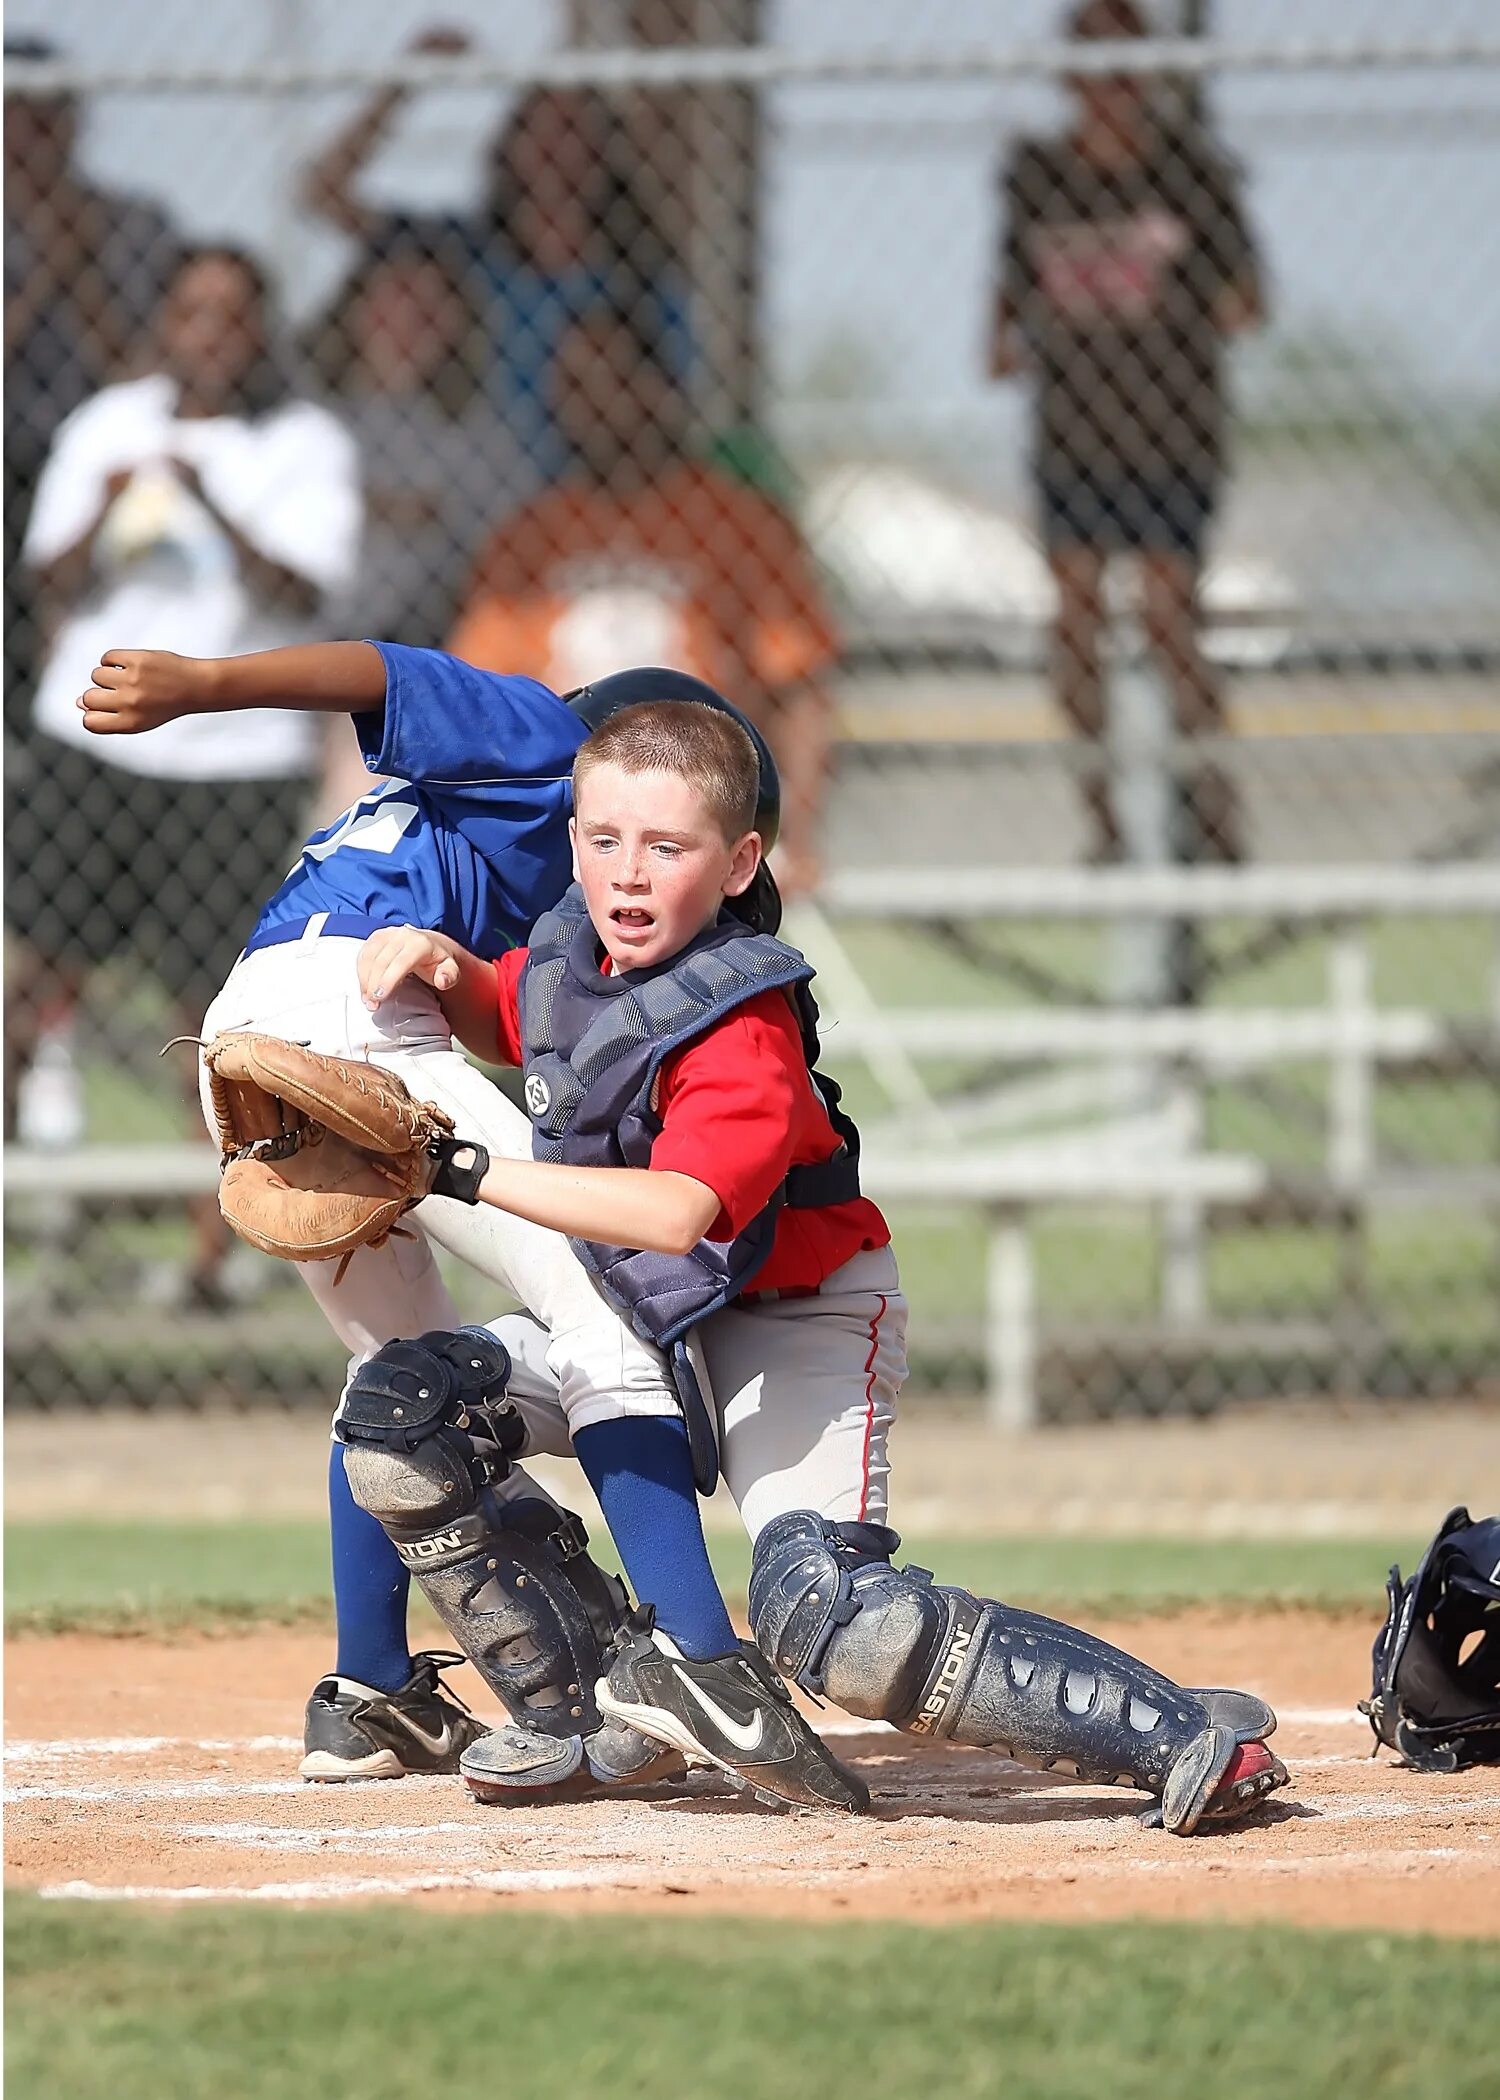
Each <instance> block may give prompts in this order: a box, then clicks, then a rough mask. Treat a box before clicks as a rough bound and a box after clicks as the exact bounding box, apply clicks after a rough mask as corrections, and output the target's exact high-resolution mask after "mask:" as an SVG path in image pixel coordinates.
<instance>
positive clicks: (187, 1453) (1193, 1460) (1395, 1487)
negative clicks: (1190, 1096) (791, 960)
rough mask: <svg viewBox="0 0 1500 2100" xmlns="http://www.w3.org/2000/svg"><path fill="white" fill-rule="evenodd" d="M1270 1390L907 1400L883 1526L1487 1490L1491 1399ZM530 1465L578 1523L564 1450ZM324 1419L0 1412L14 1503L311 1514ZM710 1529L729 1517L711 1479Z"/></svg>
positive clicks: (1392, 1510)
mask: <svg viewBox="0 0 1500 2100" xmlns="http://www.w3.org/2000/svg"><path fill="white" fill-rule="evenodd" d="M1417 1419H1418V1418H1417V1417H1416V1416H1414V1414H1413V1411H1412V1409H1411V1407H1410V1406H1407V1405H1395V1404H1392V1405H1386V1404H1383V1403H1381V1402H1378V1401H1348V1402H1344V1403H1340V1402H1337V1401H1319V1402H1316V1403H1314V1402H1298V1401H1276V1402H1266V1403H1264V1404H1260V1405H1256V1406H1244V1407H1236V1408H1233V1409H1231V1410H1229V1411H1227V1412H1226V1413H1224V1414H1222V1415H1216V1416H1214V1417H1212V1418H1211V1419H1210V1420H1207V1421H1201V1422H1198V1421H1193V1422H1155V1421H1120V1422H1089V1423H1078V1424H1075V1425H1072V1426H1070V1427H1066V1428H1063V1427H1058V1428H1048V1429H1039V1430H1036V1431H1034V1432H1032V1433H1030V1434H1028V1435H1025V1436H1007V1437H1001V1436H998V1435H997V1434H996V1432H995V1431H994V1430H993V1429H991V1428H990V1427H988V1426H987V1424H986V1423H985V1421H984V1418H983V1416H982V1415H981V1414H979V1413H978V1412H977V1410H974V1409H967V1410H965V1409H959V1408H952V1407H943V1406H937V1405H934V1404H931V1403H909V1404H908V1405H907V1406H906V1408H905V1409H904V1411H903V1413H902V1416H901V1419H900V1421H899V1422H898V1423H897V1425H896V1430H895V1434H894V1436H893V1439H892V1445H891V1454H892V1468H893V1490H892V1492H893V1505H892V1522H893V1523H895V1524H896V1525H897V1526H898V1528H900V1529H902V1530H905V1531H908V1532H951V1533H955V1534H958V1533H963V1534H967V1535H972V1536H993V1535H1000V1534H1017V1533H1035V1532H1049V1533H1057V1532H1065V1533H1068V1534H1070V1535H1072V1536H1075V1537H1083V1538H1094V1537H1105V1536H1109V1537H1117V1538H1120V1537H1126V1538H1130V1537H1139V1538H1143V1537H1148V1536H1156V1537H1177V1538H1204V1537H1209V1538H1337V1537H1341V1536H1342V1537H1354V1538H1380V1537H1384V1538H1401V1537H1403V1536H1410V1537H1413V1538H1424V1539H1425V1538H1428V1537H1430V1536H1431V1534H1432V1532H1433V1531H1434V1530H1435V1529H1436V1528H1437V1524H1438V1520H1439V1519H1440V1517H1441V1516H1442V1514H1443V1512H1444V1510H1446V1509H1449V1508H1451V1507H1452V1505H1453V1504H1454V1503H1455V1502H1462V1501H1465V1500H1467V1501H1468V1502H1469V1504H1470V1507H1471V1508H1473V1509H1476V1510H1478V1509H1490V1508H1493V1506H1494V1495H1495V1482H1496V1480H1497V1479H1500V1403H1495V1404H1487V1403H1484V1402H1481V1401H1471V1402H1468V1403H1465V1404H1458V1403H1441V1402H1433V1403H1431V1404H1429V1405H1424V1406H1423V1408H1422V1410H1421V1414H1420V1434H1419V1435H1418V1434H1414V1433H1413V1430H1414V1423H1415V1422H1416V1421H1417ZM528 1463H534V1470H535V1471H536V1473H537V1475H538V1477H539V1478H540V1479H542V1480H544V1481H545V1483H546V1484H547V1486H548V1487H550V1488H551V1489H552V1490H553V1492H554V1493H555V1494H557V1495H558V1496H560V1497H561V1499H562V1500H563V1501H564V1502H566V1503H567V1504H568V1506H569V1507H570V1508H573V1509H577V1510H578V1511H579V1512H580V1514H581V1515H582V1516H583V1517H584V1519H585V1521H586V1522H593V1521H594V1520H595V1518H596V1516H597V1510H596V1508H595V1505H594V1504H593V1501H592V1498H591V1497H590V1496H589V1494H588V1491H587V1488H586V1486H585V1483H584V1481H583V1479H582V1477H581V1475H580V1473H579V1470H578V1468H577V1466H576V1465H572V1464H569V1463H565V1462H563V1461H561V1460H557V1459H541V1460H537V1461H535V1462H532V1461H528ZM327 1469H328V1426H327V1422H326V1420H325V1419H323V1417H322V1416H321V1415H320V1414H319V1412H318V1410H317V1409H314V1408H309V1409H308V1410H306V1412H304V1413H300V1414H288V1413H286V1412H285V1411H283V1410H275V1411H267V1412H261V1413H243V1414H226V1413H222V1412H220V1413H214V1412H208V1413H203V1414H187V1413H181V1412H177V1413H174V1412H172V1411H171V1410H157V1411H153V1413H152V1416H151V1425H150V1435H149V1436H148V1435H146V1434H144V1433H143V1428H142V1418H141V1417H140V1416H139V1415H137V1414H131V1413H126V1412H122V1413H119V1414H89V1415H68V1414H62V1413H59V1414H47V1415H42V1414H29V1413H25V1412H16V1413H13V1414H12V1415H11V1416H10V1418H9V1419H8V1420H7V1422H6V1425H5V1508H6V1514H7V1516H9V1517H12V1518H43V1517H67V1516H79V1515H81V1516H89V1517H94V1516H97V1515H98V1513H99V1512H100V1511H101V1510H108V1511H109V1512H110V1514H111V1515H112V1516H114V1517H171V1518H178V1519H186V1518H192V1517H216V1518H217V1517H293V1516H309V1517H318V1518H322V1517H323V1516H324V1515H325V1514H326V1511H327V1499H326V1498H327V1489H326V1485H325V1483H326V1476H327ZM705 1522H706V1523H707V1524H708V1525H709V1526H710V1527H722V1528H725V1529H729V1530H735V1531H738V1530H740V1529H741V1526H740V1521H739V1517H738V1516H737V1514H736V1512H735V1509H734V1505H733V1503H732V1502H730V1500H729V1498H728V1496H727V1495H726V1494H725V1493H723V1492H722V1490H721V1492H720V1494H719V1495H718V1496H717V1497H716V1498H715V1500H714V1501H713V1502H712V1503H711V1504H709V1505H708V1506H707V1508H706V1510H705Z"/></svg>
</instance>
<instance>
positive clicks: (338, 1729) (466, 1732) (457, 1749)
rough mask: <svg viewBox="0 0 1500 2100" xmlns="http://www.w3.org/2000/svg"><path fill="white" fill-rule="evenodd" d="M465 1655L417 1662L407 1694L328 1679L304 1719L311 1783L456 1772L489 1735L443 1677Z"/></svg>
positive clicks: (304, 1772) (303, 1769)
mask: <svg viewBox="0 0 1500 2100" xmlns="http://www.w3.org/2000/svg"><path fill="white" fill-rule="evenodd" d="M464 1660H465V1658H464V1657H463V1656H461V1655H448V1654H434V1653H426V1654H422V1655H417V1656H414V1657H413V1658H412V1673H411V1676H410V1677H409V1678H408V1679H407V1680H406V1682H405V1684H403V1685H402V1686H401V1688H400V1690H399V1691H395V1692H381V1691H377V1690H375V1689H374V1687H373V1686H371V1685H368V1684H360V1683H358V1682H357V1680H356V1679H354V1678H352V1677H325V1678H323V1679H322V1680H321V1682H320V1683H318V1684H316V1685H314V1686H313V1693H312V1697H311V1698H310V1699H309V1700H308V1702H307V1715H306V1719H305V1720H304V1722H303V1728H302V1742H303V1747H304V1749H305V1750H306V1752H307V1754H306V1756H305V1757H304V1758H303V1760H302V1763H301V1764H300V1765H299V1767H298V1771H299V1772H300V1774H301V1776H302V1777H303V1778H304V1779H314V1780H325V1781H327V1780H340V1779H405V1778H406V1777H407V1776H408V1775H409V1774H411V1773H414V1772H456V1771H457V1770H458V1761H459V1759H460V1757H461V1756H462V1755H463V1753H464V1751H465V1750H467V1749H468V1747H469V1745H470V1744H471V1743H473V1742H475V1741H476V1740H477V1739H478V1738H479V1737H480V1736H482V1735H483V1734H484V1724H483V1723H482V1722H480V1721H476V1720H475V1718H474V1716H473V1715H472V1714H471V1713H470V1712H469V1709H468V1708H467V1707H466V1706H465V1705H464V1704H463V1703H462V1701H460V1700H458V1699H453V1698H450V1697H449V1696H448V1695H447V1694H446V1693H445V1692H444V1690H443V1688H442V1686H441V1684H440V1682H439V1674H438V1673H439V1672H440V1671H442V1670H446V1669H448V1668H450V1667H452V1666H453V1665H454V1664H457V1663H461V1662H463V1661H464Z"/></svg>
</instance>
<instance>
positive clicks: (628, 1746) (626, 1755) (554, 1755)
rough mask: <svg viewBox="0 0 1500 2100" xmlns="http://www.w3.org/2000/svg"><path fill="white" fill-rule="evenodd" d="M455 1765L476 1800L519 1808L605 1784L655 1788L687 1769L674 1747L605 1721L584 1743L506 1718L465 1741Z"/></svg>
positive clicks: (583, 1795) (579, 1795) (577, 1796)
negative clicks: (536, 1731) (538, 1732)
mask: <svg viewBox="0 0 1500 2100" xmlns="http://www.w3.org/2000/svg"><path fill="white" fill-rule="evenodd" d="M458 1769H459V1772H460V1774H461V1775H462V1777H463V1779H464V1781H465V1783H466V1784H467V1786H468V1789H469V1791H470V1793H471V1794H473V1796H474V1798H475V1800H476V1801H483V1802H486V1803H487V1804H489V1805H490V1806H492V1807H499V1808H524V1807H526V1806H527V1805H528V1804H529V1803H533V1802H542V1801H576V1800H582V1799H585V1798H586V1797H587V1796H589V1795H591V1794H599V1793H602V1792H604V1791H605V1789H606V1788H609V1787H622V1786H655V1785H658V1784H660V1783H661V1782H662V1781H664V1780H669V1779H681V1778H682V1777H683V1776H684V1774H685V1772H686V1769H687V1768H686V1765H685V1764H684V1761H683V1759H682V1756H681V1754H680V1753H679V1752H678V1751H676V1750H669V1749H667V1748H666V1747H665V1746H664V1745H663V1744H661V1743H657V1742H653V1741H652V1740H651V1739H650V1738H649V1737H648V1736H644V1735H642V1734H641V1733H640V1732H639V1730H638V1729H635V1728H630V1727H627V1726H626V1724H625V1723H624V1722H623V1721H616V1720H612V1719H611V1720H607V1721H606V1722H605V1723H604V1726H603V1727H602V1728H596V1729H595V1731H594V1733H593V1734H592V1735H591V1736H590V1737H589V1738H588V1740H587V1742H585V1741H583V1740H582V1739H581V1738H580V1737H578V1736H576V1735H568V1736H545V1735H536V1734H534V1733H533V1732H532V1730H531V1729H529V1728H522V1727H520V1726H518V1725H517V1724H516V1723H515V1722H514V1721H512V1722H510V1723H509V1724H508V1725H507V1726H505V1727H503V1728H496V1729H494V1730H492V1732H491V1733H490V1734H488V1735H483V1736H481V1737H480V1738H479V1741H478V1742H477V1743H471V1744H470V1745H469V1747H468V1749H467V1750H465V1752H464V1754H463V1756H462V1758H461V1759H460V1760H459V1767H458Z"/></svg>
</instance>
